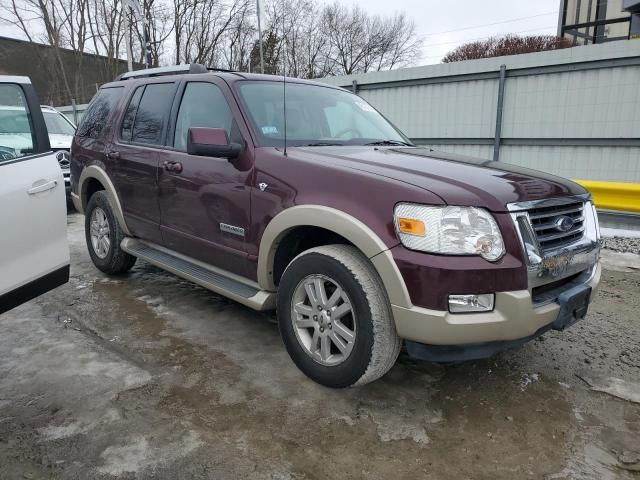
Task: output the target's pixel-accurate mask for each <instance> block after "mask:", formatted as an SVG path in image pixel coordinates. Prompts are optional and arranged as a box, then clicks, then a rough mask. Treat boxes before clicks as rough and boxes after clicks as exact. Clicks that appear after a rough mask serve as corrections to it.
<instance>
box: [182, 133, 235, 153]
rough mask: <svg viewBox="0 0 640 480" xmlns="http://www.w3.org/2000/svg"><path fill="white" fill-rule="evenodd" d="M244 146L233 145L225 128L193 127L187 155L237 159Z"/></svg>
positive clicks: (188, 141)
mask: <svg viewBox="0 0 640 480" xmlns="http://www.w3.org/2000/svg"><path fill="white" fill-rule="evenodd" d="M241 151H242V145H240V144H239V143H231V142H230V141H229V135H227V131H226V130H225V129H224V128H208V127H191V128H190V129H189V133H188V134H187V153H188V154H189V155H201V156H203V157H220V158H228V159H232V158H237V157H238V156H239V155H240V152H241Z"/></svg>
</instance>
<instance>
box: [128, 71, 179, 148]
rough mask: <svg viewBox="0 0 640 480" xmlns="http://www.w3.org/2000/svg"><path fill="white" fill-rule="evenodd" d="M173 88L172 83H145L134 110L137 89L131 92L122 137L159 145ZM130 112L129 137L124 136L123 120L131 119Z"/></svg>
mask: <svg viewBox="0 0 640 480" xmlns="http://www.w3.org/2000/svg"><path fill="white" fill-rule="evenodd" d="M173 88H174V84H173V83H151V84H148V85H146V86H145V87H144V91H143V92H142V93H141V97H140V101H139V103H138V104H137V108H136V109H135V112H133V109H134V108H135V104H136V102H135V100H136V98H135V97H136V95H137V94H138V91H136V92H135V93H134V94H133V97H132V99H131V102H130V104H129V107H128V108H127V114H126V115H125V119H124V121H123V125H122V127H123V139H125V140H129V141H131V142H134V143H145V144H148V145H160V144H162V143H163V142H162V132H163V129H164V126H165V124H166V119H167V117H168V115H169V108H170V107H171V102H172V101H173ZM131 114H132V115H133V119H132V123H131V127H130V128H131V134H130V136H129V138H126V137H125V136H124V135H125V134H127V133H126V131H125V124H124V122H126V121H127V118H129V119H130V120H131V116H130V115H131ZM127 135H128V134H127Z"/></svg>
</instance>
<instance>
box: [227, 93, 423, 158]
mask: <svg viewBox="0 0 640 480" xmlns="http://www.w3.org/2000/svg"><path fill="white" fill-rule="evenodd" d="M238 84H239V92H240V97H241V100H242V102H243V103H244V104H245V107H246V109H247V110H248V111H249V117H250V121H251V123H252V126H253V128H254V130H255V132H256V135H257V137H258V143H259V145H260V146H270V147H279V146H282V145H283V138H284V121H283V110H284V104H283V99H284V96H283V84H282V82H265V81H262V82H238ZM286 92H287V98H286V105H287V145H291V146H303V145H367V144H372V143H373V144H376V143H380V142H384V143H389V144H391V145H403V144H404V145H410V144H411V143H410V142H409V140H408V139H407V138H406V137H404V136H403V135H402V134H401V133H400V132H399V131H398V130H397V129H396V128H395V127H394V126H393V125H391V124H390V123H389V122H388V121H387V120H386V119H385V118H384V117H383V116H382V115H380V114H379V113H378V112H377V111H376V110H375V109H374V108H373V107H371V105H369V104H368V103H367V102H365V101H364V100H363V99H362V98H360V97H358V96H357V95H354V94H352V93H349V92H346V91H343V90H338V89H335V88H329V87H321V86H317V85H305V84H300V83H287V85H286Z"/></svg>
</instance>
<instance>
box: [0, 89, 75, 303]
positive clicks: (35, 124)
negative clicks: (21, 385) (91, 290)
mask: <svg viewBox="0 0 640 480" xmlns="http://www.w3.org/2000/svg"><path fill="white" fill-rule="evenodd" d="M13 79H15V80H13V81H15V82H16V83H0V176H1V177H2V181H1V182H0V225H2V227H0V228H1V229H2V233H1V234H0V313H2V312H5V311H7V310H9V309H11V308H13V307H15V306H18V305H20V304H21V303H24V302H26V301H27V300H29V299H31V298H34V297H36V296H38V295H40V294H42V293H44V292H47V291H49V290H51V289H52V288H55V287H57V286H59V285H62V284H63V283H65V282H67V280H68V279H69V247H68V245H67V222H66V217H67V211H66V204H65V191H64V178H63V176H62V170H60V166H59V165H58V161H57V160H56V158H55V155H54V154H53V152H51V151H49V150H50V149H49V140H48V138H47V130H46V128H45V126H44V119H43V118H42V113H41V112H40V105H39V104H38V101H37V100H38V99H37V97H36V95H35V91H34V90H33V87H32V86H31V84H30V83H27V82H26V79H24V78H21V77H13Z"/></svg>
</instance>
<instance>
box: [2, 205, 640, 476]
mask: <svg viewBox="0 0 640 480" xmlns="http://www.w3.org/2000/svg"><path fill="white" fill-rule="evenodd" d="M82 222H83V218H82V217H81V216H79V215H77V214H73V215H70V216H69V240H70V243H71V254H72V278H71V281H70V283H69V284H68V285H66V286H65V287H63V288H60V289H58V290H56V291H54V292H51V293H49V294H47V295H45V296H43V297H41V298H40V299H38V300H36V301H33V302H30V303H29V304H27V305H24V306H22V307H20V308H18V309H15V310H13V311H12V312H9V313H7V314H5V315H2V316H0V478H2V479H5V478H6V479H20V478H34V479H39V478H64V479H101V478H105V479H106V478H114V477H115V478H123V479H124V478H126V479H129V478H144V479H146V478H163V479H183V478H184V479H191V478H216V479H217V478H220V479H233V478H243V479H264V478H267V479H315V478H340V479H355V478H367V479H391V478H393V479H416V478H433V479H448V478H451V479H456V480H459V479H465V478H474V479H476V478H482V479H484V478H486V479H502V478H504V479H514V478H518V479H520V478H549V479H570V478H593V479H609V478H622V479H625V478H627V479H633V478H638V476H637V475H638V474H637V473H634V470H636V471H637V470H640V441H639V438H640V403H636V402H640V391H639V389H640V385H639V384H640V318H639V313H638V312H640V295H639V293H640V270H633V269H625V268H622V270H627V271H626V272H622V271H613V270H607V271H605V272H604V276H603V279H604V282H603V286H602V289H601V291H600V293H599V294H598V296H597V298H596V301H595V304H594V305H592V308H591V311H590V314H589V316H588V318H587V319H586V320H584V321H583V322H581V323H580V324H578V325H576V326H574V327H573V328H572V329H570V330H569V331H568V332H565V333H562V334H560V333H556V332H551V333H548V334H546V335H545V336H544V337H543V338H541V339H540V340H539V341H535V342H532V343H530V344H528V345H526V346H525V347H524V348H522V349H519V350H517V351H513V352H509V353H505V354H502V355H500V356H499V357H497V358H494V359H492V360H487V361H477V362H470V363H465V364H460V365H449V366H438V365H431V364H425V363H415V362H413V361H411V360H410V359H409V358H407V357H401V359H400V361H399V362H398V364H397V365H396V366H395V367H394V368H393V370H392V371H391V372H390V374H389V375H387V376H386V377H385V378H384V379H383V380H381V381H378V382H376V383H374V384H372V385H369V386H366V387H363V388H356V389H348V390H342V391H333V390H329V389H326V388H323V387H321V386H318V385H316V384H314V383H312V382H311V381H309V380H307V379H306V378H305V377H304V376H303V375H302V374H301V373H300V372H299V371H298V370H297V369H296V368H295V367H294V365H293V363H292V362H291V361H290V360H289V358H288V356H287V355H286V352H285V351H284V348H283V346H282V345H281V342H280V339H279V336H278V331H277V327H276V325H275V323H274V320H273V318H272V317H271V316H269V315H265V314H258V313H255V312H253V311H251V310H248V309H246V308H244V307H242V306H239V305H237V304H235V303H233V302H230V301H227V300H225V299H223V298H220V297H218V296H216V295H214V294H212V293H210V292H208V291H205V290H203V289H201V288H198V287H195V286H194V285H192V284H189V283H187V282H183V281H181V280H179V279H177V278H176V277H174V276H172V275H170V274H167V273H164V272H162V271H160V270H158V269H156V268H154V267H151V266H149V265H147V264H145V263H143V262H139V263H138V264H137V265H136V267H135V268H134V270H133V271H132V273H131V274H130V275H128V276H126V277H122V278H119V279H109V278H107V277H105V276H104V275H102V274H101V273H100V272H98V271H97V270H96V269H95V268H94V267H93V265H92V264H91V262H90V260H89V257H88V255H87V253H86V247H85V244H84V233H83V227H82ZM612 255H615V254H612ZM629 255H630V254H629ZM609 257H611V255H609ZM616 258H617V257H616ZM616 258H613V260H615V259H616ZM628 258H629V259H630V260H629V261H637V257H633V256H631V257H628ZM610 263H611V264H613V263H615V262H613V261H611V262H610ZM618 263H619V264H620V266H621V267H624V266H625V265H626V264H627V263H628V261H627V260H622V261H620V259H619V258H618ZM614 378H617V379H619V380H614ZM590 385H591V386H592V387H594V388H599V389H601V390H609V391H610V392H612V393H614V394H616V395H618V396H620V397H626V398H628V399H627V400H625V399H622V398H618V397H617V396H614V395H612V394H610V393H603V392H599V391H594V390H593V389H592V388H591V387H590ZM634 389H635V390H634ZM634 395H635V396H634ZM634 399H635V402H634V401H633V400H634Z"/></svg>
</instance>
